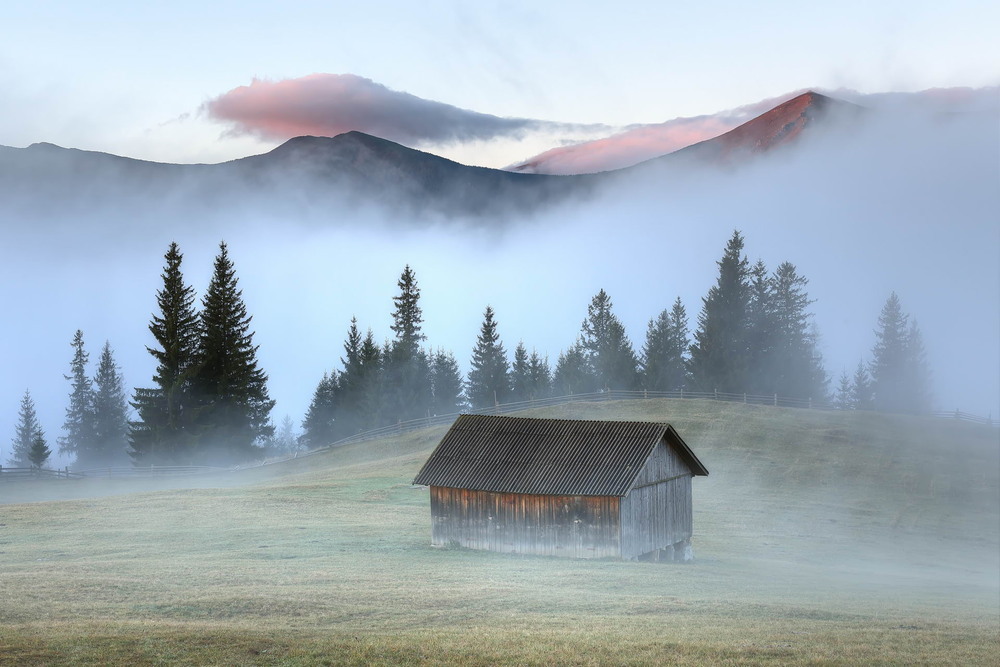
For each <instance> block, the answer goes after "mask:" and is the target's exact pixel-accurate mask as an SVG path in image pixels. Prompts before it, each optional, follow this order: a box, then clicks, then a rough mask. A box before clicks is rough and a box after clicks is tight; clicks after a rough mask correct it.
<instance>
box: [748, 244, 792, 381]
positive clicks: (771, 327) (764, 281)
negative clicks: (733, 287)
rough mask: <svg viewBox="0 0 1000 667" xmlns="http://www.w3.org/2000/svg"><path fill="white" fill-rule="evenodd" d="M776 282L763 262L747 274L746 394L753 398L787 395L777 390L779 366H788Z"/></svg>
mask: <svg viewBox="0 0 1000 667" xmlns="http://www.w3.org/2000/svg"><path fill="white" fill-rule="evenodd" d="M774 286H775V283H774V280H772V279H771V277H770V276H768V273H767V266H766V265H765V264H764V262H763V260H757V262H756V263H755V264H754V265H753V266H752V267H751V268H750V270H749V272H748V274H747V294H748V299H747V311H746V312H747V317H746V329H745V331H744V345H745V346H746V376H745V383H744V385H743V391H745V392H747V393H750V394H774V393H780V394H781V395H782V396H788V395H793V396H798V394H786V393H784V392H782V391H779V390H778V389H777V386H778V385H779V384H780V382H779V380H778V376H779V375H781V371H780V370H779V369H778V366H779V365H780V364H781V363H783V362H784V360H783V359H782V357H781V353H780V352H779V351H778V348H779V347H780V345H779V343H778V338H779V336H780V334H779V333H778V331H777V328H778V323H777V313H776V312H775V311H776V304H775V300H776V297H775V294H774Z"/></svg>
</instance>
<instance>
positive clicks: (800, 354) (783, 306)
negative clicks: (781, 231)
mask: <svg viewBox="0 0 1000 667" xmlns="http://www.w3.org/2000/svg"><path fill="white" fill-rule="evenodd" d="M808 284H809V281H808V280H807V279H806V278H805V276H800V275H799V274H798V272H797V270H796V268H795V265H794V264H791V263H790V262H783V263H782V264H781V265H780V266H778V268H777V270H776V271H775V272H774V276H773V277H772V278H771V293H770V299H771V307H770V308H769V321H770V326H771V333H770V336H769V338H770V341H771V349H770V353H771V354H770V359H769V363H768V366H767V369H766V371H765V372H766V375H767V376H768V380H769V384H768V385H766V386H765V387H764V391H766V392H767V393H774V394H778V395H779V396H790V397H794V398H813V399H815V400H824V399H825V398H826V395H827V384H828V382H829V379H828V378H827V375H826V370H825V369H824V368H823V357H822V355H821V354H820V352H819V341H818V335H817V334H816V331H815V325H814V323H813V321H812V314H811V313H810V312H809V310H808V309H809V305H810V304H811V303H813V301H812V300H811V299H810V298H809V296H808V295H807V294H806V291H805V287H806V285H808Z"/></svg>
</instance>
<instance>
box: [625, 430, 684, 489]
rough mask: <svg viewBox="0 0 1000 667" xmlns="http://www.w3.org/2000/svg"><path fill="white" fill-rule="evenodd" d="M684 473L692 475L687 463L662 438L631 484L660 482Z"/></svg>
mask: <svg viewBox="0 0 1000 667" xmlns="http://www.w3.org/2000/svg"><path fill="white" fill-rule="evenodd" d="M684 474H688V475H692V474H694V473H693V472H692V470H691V468H690V467H689V466H688V464H687V463H685V462H684V460H683V459H682V458H681V457H680V456H678V455H677V453H676V452H675V451H674V450H673V449H671V448H670V447H669V446H668V445H667V442H666V440H663V441H661V442H660V444H658V445H657V446H656V449H654V450H653V452H652V453H651V454H650V455H649V458H648V459H647V460H646V464H645V465H644V466H643V467H642V470H641V471H639V475H638V477H637V478H636V480H635V484H633V486H634V487H639V486H644V485H646V484H652V483H654V482H662V481H664V480H668V479H673V478H674V477H677V476H678V475H684Z"/></svg>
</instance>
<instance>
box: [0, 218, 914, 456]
mask: <svg viewBox="0 0 1000 667" xmlns="http://www.w3.org/2000/svg"><path fill="white" fill-rule="evenodd" d="M182 261H183V255H182V254H181V252H180V250H179V248H178V246H177V244H176V243H172V244H170V246H169V248H168V250H167V252H166V254H165V255H164V265H163V271H162V274H161V276H160V278H161V281H162V283H161V286H160V288H159V289H158V290H157V292H156V305H157V312H155V313H154V314H153V315H152V316H151V319H150V321H149V325H148V328H149V331H150V333H151V334H152V337H153V340H154V343H153V345H151V346H148V347H147V348H146V349H147V351H148V353H149V354H150V355H151V356H152V357H153V358H154V359H155V360H156V362H157V365H156V369H155V372H154V374H153V377H152V382H151V383H150V385H148V386H147V387H138V388H135V389H134V390H133V393H132V398H131V402H130V403H131V406H132V407H133V408H134V409H135V416H134V419H133V420H132V421H128V405H129V401H128V399H127V398H126V390H125V386H124V378H123V375H122V373H121V369H120V368H119V367H118V365H117V364H116V362H115V360H114V354H113V350H112V349H111V346H110V344H109V343H107V342H106V343H105V344H104V347H103V349H102V352H101V356H100V361H99V363H98V365H97V369H96V372H95V373H94V375H93V376H92V377H91V376H89V375H88V365H89V360H90V356H89V354H88V353H87V351H86V348H85V345H84V339H83V332H82V331H79V330H78V331H77V332H76V333H75V335H74V337H73V340H72V342H71V348H72V350H73V354H72V358H71V360H70V368H69V374H68V375H66V376H64V377H65V378H66V380H68V381H69V383H70V392H69V396H68V406H67V408H66V414H65V421H64V425H63V428H64V435H63V436H62V437H60V438H59V439H58V442H59V446H60V451H61V452H62V453H64V454H69V455H72V456H74V457H75V458H76V461H75V465H76V466H77V467H98V466H105V465H111V464H114V463H117V462H119V461H121V460H123V459H125V457H124V456H123V454H125V453H127V455H129V456H130V457H131V459H132V461H133V462H134V463H135V464H136V465H149V464H156V465H171V464H174V465H190V464H204V463H233V462H241V461H248V460H253V459H255V458H259V457H260V456H262V455H263V454H264V453H265V451H266V448H270V449H273V450H275V451H283V452H291V451H294V450H295V449H296V447H309V448H315V447H321V446H325V445H328V444H330V443H332V442H335V441H337V440H340V439H343V438H346V437H349V436H352V435H355V434H357V433H359V432H361V431H364V430H368V429H372V428H376V427H381V426H388V425H392V424H396V423H399V422H403V421H408V420H413V419H419V418H423V417H430V416H433V415H444V414H454V413H457V412H460V411H462V410H465V409H468V408H473V409H489V408H491V407H493V406H494V405H496V404H497V403H509V402H521V401H531V400H535V399H544V398H547V397H550V396H561V395H572V394H585V393H593V392H607V391H619V390H626V391H629V390H644V391H646V392H680V391H684V392H708V393H712V392H715V391H718V392H722V393H729V394H739V393H746V394H748V395H756V396H761V395H764V396H771V395H776V396H780V397H785V398H795V399H811V400H813V401H815V402H816V404H820V403H824V402H827V401H832V404H833V406H834V407H837V408H839V409H845V410H848V409H850V410H869V409H877V410H881V411H891V412H914V413H919V412H924V411H927V410H928V409H929V408H930V406H931V375H930V371H929V369H928V367H927V361H926V353H925V350H924V345H923V340H922V336H921V333H920V329H919V327H918V326H917V324H916V322H915V321H914V320H912V318H910V317H909V315H907V314H906V313H904V312H903V310H902V305H901V302H900V299H899V297H898V296H897V295H896V294H895V293H892V294H891V295H890V296H889V298H888V299H887V301H886V303H885V305H884V306H883V309H882V312H881V314H880V316H879V318H878V322H877V328H876V329H875V330H874V334H875V341H874V346H873V348H872V350H871V358H870V360H867V361H866V360H864V359H862V360H860V361H859V362H858V365H857V368H856V369H854V371H853V373H852V372H851V371H849V370H848V369H844V370H843V371H842V372H841V373H840V376H839V378H838V380H837V383H836V387H835V388H834V391H833V394H832V395H831V394H830V393H829V390H828V385H829V379H828V377H827V373H826V371H825V369H824V367H823V359H822V356H821V355H820V352H819V333H818V331H817V329H816V326H815V324H814V323H813V320H812V313H811V312H810V307H811V305H812V304H813V300H812V299H811V298H810V297H809V295H808V292H807V287H808V284H809V282H808V280H807V279H806V277H805V276H802V275H800V274H799V272H798V270H797V268H796V267H795V265H794V264H792V263H790V262H787V261H786V262H782V263H780V264H779V265H778V267H777V268H776V269H775V270H774V271H773V272H771V271H769V269H768V267H767V266H766V265H765V264H764V262H763V261H760V260H758V261H757V262H755V263H753V264H751V263H750V262H749V260H748V259H747V256H746V254H745V252H744V239H743V236H742V235H741V233H740V232H739V231H734V232H733V234H732V236H731V237H730V239H729V240H728V242H727V244H726V246H725V248H724V250H723V254H722V257H721V258H720V259H719V260H718V261H717V263H716V264H717V267H718V275H717V278H716V282H715V284H714V285H713V286H712V287H711V288H710V289H709V291H708V293H707V294H706V295H705V297H704V298H703V299H702V305H701V310H700V312H699V315H698V318H697V325H696V328H695V330H694V331H693V332H691V331H690V329H689V321H688V314H687V310H686V308H685V306H684V304H683V303H682V301H681V299H680V298H679V297H678V298H676V299H675V300H674V302H673V303H672V305H671V306H670V307H669V308H664V309H663V310H661V311H660V312H659V314H658V315H656V317H654V318H651V319H649V321H648V324H647V327H646V331H645V340H644V342H643V346H642V349H641V353H640V354H636V352H635V348H634V347H633V343H632V341H631V339H630V338H629V336H628V333H627V331H626V329H625V326H624V325H623V323H622V321H621V320H620V319H619V318H618V317H617V315H616V314H615V312H614V304H613V302H612V299H611V296H610V295H609V294H608V293H607V292H606V291H605V290H604V289H601V290H599V291H598V292H597V294H596V295H594V297H593V298H592V299H591V301H590V303H589V304H588V305H587V308H586V317H585V318H584V319H583V321H582V323H581V325H580V329H579V332H578V334H577V337H576V339H575V340H574V341H573V342H572V344H570V345H569V346H568V347H567V348H566V349H564V350H562V351H560V353H559V355H558V358H557V361H556V363H555V366H554V368H553V367H551V366H550V364H549V360H548V358H547V357H545V356H543V355H541V354H539V352H538V351H537V350H536V349H534V348H529V346H528V345H527V344H526V343H525V341H524V340H520V341H518V344H517V346H516V347H515V349H514V351H513V353H512V354H508V351H507V349H506V347H505V346H504V344H503V342H502V340H501V336H500V331H499V323H498V320H497V317H496V313H495V311H494V310H493V308H492V306H487V307H486V309H485V311H484V312H483V319H482V322H481V325H480V327H479V331H478V335H477V336H476V337H475V340H474V343H473V345H472V354H471V356H470V358H469V362H468V367H467V368H468V371H467V373H466V374H464V375H463V373H462V370H461V368H460V365H459V362H458V360H457V359H456V357H455V354H454V353H453V352H452V351H450V350H447V349H444V348H442V347H437V348H432V347H430V346H429V345H428V344H427V339H426V336H425V335H424V333H423V323H424V321H423V310H422V307H421V302H420V299H421V290H420V287H419V285H418V283H417V277H416V274H415V272H414V271H413V269H412V268H411V267H410V266H409V265H407V266H405V267H404V269H403V271H402V273H401V274H400V277H399V279H398V281H397V283H396V286H397V289H398V292H397V294H396V296H394V297H393V298H392V309H391V317H392V324H391V326H390V330H391V332H392V337H391V338H388V339H386V340H385V341H384V342H382V343H381V344H380V343H379V342H378V341H377V339H376V337H375V334H374V332H373V330H372V329H371V328H370V327H369V328H367V330H364V333H362V331H363V329H362V328H361V327H360V326H359V323H358V320H357V318H356V317H354V318H352V319H351V321H350V325H349V327H348V330H347V334H346V337H345V339H344V343H343V356H341V357H340V358H339V366H338V368H334V369H329V370H327V371H324V372H323V374H322V377H321V379H320V381H319V383H318V384H317V386H316V388H315V391H314V392H313V396H312V400H311V402H310V404H309V407H308V410H307V411H306V412H305V414H304V416H303V419H302V421H301V426H302V433H301V435H299V434H296V433H295V431H294V425H293V423H292V422H291V421H289V418H286V420H285V422H284V423H283V424H282V427H281V430H280V433H279V434H278V436H277V437H276V436H275V427H274V425H273V424H272V422H271V420H270V413H271V411H272V409H273V407H274V405H275V401H274V400H272V399H271V398H270V396H269V393H268V389H267V381H268V376H267V374H266V373H265V372H264V371H263V369H261V368H260V365H259V363H258V361H257V351H258V347H257V345H256V344H255V343H254V332H253V331H252V330H251V323H252V321H253V318H252V316H251V315H250V314H249V313H248V312H247V308H246V305H245V304H244V302H243V298H242V291H241V290H240V288H239V280H238V278H237V276H236V270H235V267H234V264H233V262H232V260H231V259H230V257H229V252H228V248H227V246H226V244H225V243H221V244H220V245H219V252H218V254H217V256H216V257H215V261H214V264H213V273H212V276H211V280H210V282H209V285H208V288H207V290H206V292H205V294H204V297H203V298H202V300H201V308H200V309H198V308H197V307H196V295H195V291H194V289H193V288H192V287H191V286H190V285H188V284H187V283H186V282H185V280H184V277H183V274H182V270H181V268H182ZM529 349H531V352H530V353H529V351H528V350H529ZM39 439H41V440H44V437H43V436H42V435H41V428H40V426H39V424H38V419H37V415H35V413H34V404H33V402H32V401H31V397H30V395H29V394H28V393H27V392H26V393H25V396H24V398H23V399H22V404H21V413H20V416H19V422H18V427H17V430H16V433H15V437H14V447H13V452H12V455H11V459H10V463H12V464H13V463H17V464H19V465H25V466H27V465H31V458H30V456H31V453H32V448H33V447H35V452H36V455H37V456H41V454H42V453H43V452H42V447H40V446H39V447H36V446H35V445H36V442H37V441H38V440H39Z"/></svg>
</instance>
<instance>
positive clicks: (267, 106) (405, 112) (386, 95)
mask: <svg viewBox="0 0 1000 667" xmlns="http://www.w3.org/2000/svg"><path fill="white" fill-rule="evenodd" d="M203 108H204V110H205V111H206V112H207V113H208V115H209V116H211V117H212V118H214V119H216V120H220V121H223V122H226V123H229V124H230V125H231V126H232V131H233V132H235V133H237V134H252V135H256V136H259V137H261V138H264V139H271V140H285V139H290V138H292V137H296V136H302V135H316V136H335V135H338V134H341V133H344V132H349V131H352V130H357V131H360V132H365V133H368V134H373V135H375V136H378V137H382V138H383V139H389V140H391V141H395V142H398V143H401V144H405V145H409V146H418V145H426V144H449V143H456V142H468V141H483V140H491V139H496V138H520V137H521V136H523V135H524V134H525V133H526V132H530V131H538V130H544V129H551V128H555V127H566V126H563V125H561V124H558V123H548V122H546V121H537V120H532V119H528V118H501V117H499V116H493V115H490V114H485V113H479V112H476V111H470V110H468V109H461V108H459V107H456V106H452V105H450V104H444V103H443V102H436V101H433V100H426V99H423V98H421V97H417V96H416V95H411V94H410V93H405V92H400V91H396V90H391V89H389V88H387V87H385V86H383V85H382V84H380V83H376V82H375V81H372V80H371V79H366V78H364V77H360V76H356V75H354V74H311V75H309V76H303V77H299V78H296V79H285V80H282V81H263V80H258V79H255V80H254V81H253V82H251V84H250V85H249V86H240V87H239V88H234V89H233V90H230V91H229V92H227V93H224V94H222V95H220V96H218V97H216V98H214V99H212V100H210V101H208V102H207V103H206V104H205V105H204V107H203Z"/></svg>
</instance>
